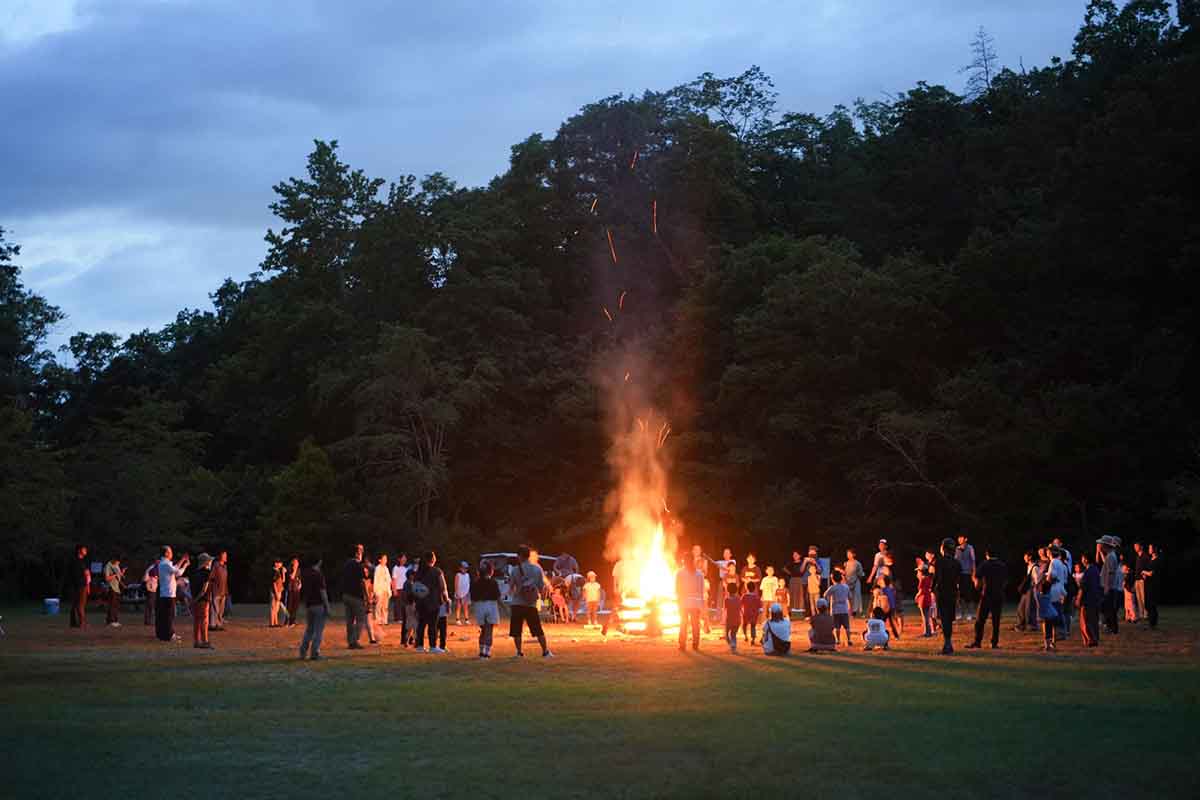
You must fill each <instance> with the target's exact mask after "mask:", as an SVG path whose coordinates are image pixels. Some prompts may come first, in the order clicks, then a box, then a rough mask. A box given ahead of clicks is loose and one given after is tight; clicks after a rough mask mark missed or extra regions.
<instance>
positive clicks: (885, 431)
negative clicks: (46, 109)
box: [0, 0, 1200, 592]
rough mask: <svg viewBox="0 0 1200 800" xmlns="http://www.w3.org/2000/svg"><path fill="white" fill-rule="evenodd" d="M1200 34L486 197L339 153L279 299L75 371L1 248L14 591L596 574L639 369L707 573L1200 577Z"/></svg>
mask: <svg viewBox="0 0 1200 800" xmlns="http://www.w3.org/2000/svg"><path fill="white" fill-rule="evenodd" d="M1198 14H1200V11H1198V7H1197V4H1196V3H1195V2H1193V0H1181V2H1179V3H1178V4H1177V6H1176V13H1175V15H1172V13H1171V7H1170V6H1169V5H1168V3H1167V2H1165V0H1132V2H1128V3H1126V4H1125V5H1123V6H1119V5H1118V4H1116V3H1115V2H1111V0H1092V2H1091V3H1090V4H1089V6H1088V9H1087V13H1086V16H1085V18H1084V20H1083V23H1082V26H1081V28H1080V30H1079V33H1078V35H1077V37H1076V39H1075V43H1074V49H1073V52H1072V55H1071V57H1070V58H1067V59H1055V60H1053V61H1052V62H1051V63H1050V64H1049V65H1046V66H1042V67H1036V68H1030V69H1026V68H1024V67H1022V68H1021V69H1020V70H1013V69H1009V68H1003V67H998V65H997V64H996V62H995V55H994V52H993V51H992V49H991V47H992V44H991V39H990V37H988V36H987V35H986V32H984V31H982V30H980V31H979V33H978V34H976V39H975V43H974V45H973V52H972V55H973V56H974V57H975V60H974V61H973V62H972V66H971V69H972V74H971V75H970V78H971V85H970V86H969V87H968V91H967V92H966V94H965V96H964V95H959V94H957V93H955V92H954V91H952V90H951V89H949V88H947V87H944V86H937V85H928V84H925V83H919V84H917V85H916V86H914V87H912V88H910V89H908V90H907V91H904V92H901V93H899V94H897V95H895V96H893V97H891V98H889V99H887V100H883V101H871V102H866V101H862V100H858V101H855V102H852V103H849V104H848V105H846V106H839V107H837V108H836V109H835V110H834V111H833V112H832V113H830V114H827V115H825V116H820V115H815V114H811V113H804V112H799V111H781V110H779V109H778V108H777V106H776V103H777V97H776V92H775V88H774V84H773V83H772V80H771V78H770V77H769V76H767V75H766V74H764V73H763V72H762V71H761V70H760V69H758V68H757V67H752V68H750V69H748V70H747V71H746V72H744V73H743V74H741V75H737V76H732V77H728V78H719V77H716V76H714V75H712V74H710V73H705V74H704V75H701V76H699V77H698V78H697V79H696V80H695V81H692V82H690V83H687V84H684V85H682V86H679V87H675V88H673V89H668V90H665V91H660V92H655V91H647V92H645V93H644V94H642V95H641V96H614V97H608V98H604V99H601V100H598V101H596V102H595V103H592V104H589V105H587V106H585V107H584V108H582V109H581V110H580V111H579V113H578V114H576V115H574V116H572V117H571V118H569V119H567V120H566V121H565V122H563V124H562V125H561V127H560V128H559V129H558V131H557V133H556V134H555V135H554V136H553V137H552V138H545V137H542V136H536V135H535V136H531V137H530V138H528V139H526V140H525V141H523V142H520V143H518V144H516V145H514V146H513V148H512V153H511V158H510V162H509V165H508V168H507V169H506V170H505V172H504V173H503V174H501V175H499V176H498V177H496V178H495V179H494V180H492V181H491V182H490V183H489V184H488V185H487V186H486V187H480V188H464V187H460V186H457V185H456V184H455V183H454V182H452V181H451V180H449V179H448V178H446V177H445V176H443V175H440V174H434V175H430V176H427V177H425V178H424V179H420V180H419V179H417V178H415V177H413V176H402V177H400V178H397V179H394V180H391V181H385V180H384V179H381V178H377V177H371V176H368V175H366V174H365V173H364V172H363V171H361V170H358V169H354V168H352V167H351V166H350V165H348V164H346V163H344V162H343V161H342V160H341V156H340V154H339V151H338V147H337V142H334V141H329V142H325V141H317V142H315V144H314V149H313V152H312V154H311V155H310V156H309V159H308V163H307V165H306V168H305V170H304V174H303V176H302V177H298V178H289V179H286V180H283V181H281V182H280V183H278V184H277V185H276V186H275V187H274V188H275V193H276V195H277V200H276V201H275V202H274V203H273V204H272V205H271V209H272V211H273V212H274V213H275V215H276V216H277V217H278V218H279V221H280V226H279V229H278V230H275V229H272V230H271V231H268V233H267V234H266V244H267V252H266V255H265V257H264V259H263V261H262V264H261V267H260V271H258V272H256V273H254V274H253V275H251V277H250V278H249V279H248V280H245V281H241V282H238V281H233V280H227V281H226V282H225V283H224V284H222V285H221V286H220V287H217V288H216V289H215V291H214V292H213V294H212V295H211V299H212V308H211V310H184V311H182V312H180V313H179V315H178V317H177V318H176V320H175V321H174V322H172V323H170V324H168V325H166V326H165V327H163V328H162V329H161V330H158V331H149V330H147V331H143V332H141V333H138V334H135V335H133V336H130V337H128V338H127V339H125V340H124V341H121V339H120V338H119V337H117V336H114V335H112V334H110V333H106V332H92V333H79V334H77V335H76V336H74V337H72V338H71V340H70V345H69V350H70V358H69V359H63V361H62V362H59V361H57V360H56V359H55V358H54V357H53V355H52V354H50V353H48V352H46V350H45V342H46V337H47V333H48V331H49V330H50V329H51V328H52V327H53V326H55V325H56V324H59V323H60V321H61V314H60V312H59V311H58V309H56V308H54V307H53V306H51V305H49V304H48V303H47V302H46V300H45V299H43V298H41V297H39V296H38V295H36V294H35V293H32V292H29V291H28V290H26V289H25V288H24V287H23V285H22V283H21V281H20V272H19V269H18V267H17V266H16V264H15V260H16V259H18V258H19V251H18V249H17V248H16V246H15V245H14V244H12V243H8V242H6V241H5V240H4V237H3V231H2V230H0V298H2V300H0V382H2V383H0V393H2V395H3V397H2V398H0V399H2V400H3V404H2V406H0V478H2V480H0V537H2V539H0V571H2V574H3V575H4V580H5V582H6V584H7V587H8V589H9V590H10V591H18V590H19V591H25V592H32V591H41V590H42V589H44V588H45V589H48V588H53V587H52V586H49V585H48V584H51V583H52V582H53V581H54V580H55V579H56V578H55V576H56V575H57V574H58V572H57V570H58V569H59V565H60V564H61V563H62V561H61V560H62V559H63V558H64V557H65V553H66V551H67V548H68V545H69V543H70V542H72V541H74V540H78V541H83V542H87V543H89V544H90V545H91V546H92V547H93V549H94V550H95V551H99V552H102V553H115V552H118V551H119V552H123V553H125V555H126V557H127V558H130V559H135V558H137V557H138V556H141V557H142V558H145V557H148V556H149V554H150V551H151V549H152V547H153V545H155V544H157V543H158V542H160V541H168V542H173V543H177V544H179V545H183V546H197V547H202V546H207V547H208V548H209V549H210V550H212V549H215V548H218V547H220V548H227V549H230V550H232V551H234V552H235V553H236V556H237V557H236V559H235V560H236V561H239V562H240V563H242V564H247V565H260V564H262V563H264V562H265V563H269V559H270V558H271V557H273V556H275V555H287V554H290V553H292V552H297V551H304V552H313V551H316V552H319V553H323V554H326V555H328V556H330V557H333V556H339V555H341V554H342V553H343V552H344V551H345V548H346V547H347V546H348V545H349V544H350V543H351V542H353V541H366V543H367V545H368V547H369V548H371V549H376V548H386V549H388V550H389V551H390V550H394V549H396V548H399V547H405V548H407V549H410V550H413V549H416V548H418V547H423V546H429V545H433V546H438V547H442V548H449V549H450V553H449V554H450V555H451V556H454V557H458V556H463V557H468V556H473V555H475V554H476V553H477V552H478V550H480V549H482V548H486V547H494V546H501V545H508V546H511V545H513V544H515V543H516V542H517V541H518V540H520V539H531V540H534V541H536V542H537V543H539V544H540V545H541V547H542V548H543V549H544V550H546V551H551V552H553V551H557V550H560V549H565V550H570V551H572V552H575V553H577V554H579V555H581V556H583V557H584V558H585V559H591V560H592V561H593V563H595V562H598V559H599V557H600V552H601V550H602V547H603V538H604V537H603V531H604V530H605V529H606V527H607V524H608V521H609V518H608V516H607V513H606V511H605V507H604V498H605V496H606V494H607V493H608V491H609V489H610V486H611V476H610V474H609V469H608V466H607V460H606V455H607V451H608V448H609V447H610V444H611V442H610V440H609V436H608V434H607V432H606V426H605V419H604V409H603V405H604V401H603V397H602V394H603V391H602V389H601V388H600V387H601V385H602V383H603V375H604V374H605V371H606V370H607V369H609V368H610V367H609V365H611V364H613V363H616V362H618V361H620V360H621V359H622V358H624V357H625V355H626V354H628V353H630V352H636V353H637V354H638V356H639V362H638V363H639V364H640V365H641V367H640V368H639V369H637V370H631V371H630V372H631V374H630V375H629V376H628V380H630V381H632V382H634V383H636V384H637V385H638V387H639V391H641V392H642V393H643V396H644V397H646V398H647V401H648V402H651V403H653V405H654V406H656V407H657V408H659V409H661V410H662V411H663V412H664V413H666V414H667V415H668V416H669V418H670V419H671V425H672V429H673V431H674V434H673V435H672V438H671V440H670V444H669V447H670V449H671V459H672V462H673V469H672V473H671V497H672V500H673V506H674V507H673V509H672V510H673V511H674V513H675V514H676V515H677V516H678V518H679V519H680V520H681V521H682V523H683V525H684V529H685V531H686V534H685V536H687V537H688V538H689V539H691V540H694V541H697V542H699V543H701V544H704V545H705V546H706V547H710V548H715V547H719V546H722V545H724V544H730V545H732V546H733V547H735V548H736V549H745V548H748V547H753V548H754V549H756V550H757V551H758V552H760V553H763V554H765V555H766V557H767V558H775V557H780V556H781V555H782V554H783V553H784V552H790V550H791V549H792V547H793V546H796V545H800V544H808V543H810V542H817V543H820V544H822V545H823V546H826V547H830V548H833V547H841V546H845V545H849V544H855V543H863V542H867V541H873V540H874V539H875V538H877V537H878V536H879V535H887V536H888V538H889V539H891V540H892V541H893V542H894V543H896V544H897V545H898V546H900V547H902V548H903V547H904V546H906V545H909V546H913V547H915V546H917V545H918V544H919V545H921V546H922V547H923V546H924V545H925V544H926V543H928V542H929V541H931V540H934V539H937V538H940V537H942V536H944V535H946V534H948V533H954V532H956V531H959V530H965V531H969V532H970V533H971V534H972V535H973V536H974V537H975V538H976V539H977V540H986V541H987V542H989V543H993V544H994V545H996V546H997V547H998V548H999V549H1002V550H1005V551H1006V552H1010V553H1013V554H1014V555H1015V553H1017V552H1019V550H1021V549H1023V548H1024V547H1026V546H1028V545H1029V544H1030V543H1033V542H1038V541H1045V540H1046V538H1047V537H1048V536H1049V535H1051V534H1058V535H1062V536H1063V538H1064V539H1065V540H1067V541H1069V542H1074V543H1076V544H1077V545H1082V544H1084V543H1086V542H1088V541H1089V540H1090V539H1094V538H1096V536H1098V535H1100V534H1101V533H1105V532H1111V531H1117V532H1119V533H1121V534H1122V535H1123V536H1125V537H1126V539H1127V540H1129V539H1131V538H1138V537H1155V538H1156V539H1157V540H1159V541H1161V542H1163V543H1164V544H1166V545H1168V548H1169V549H1173V550H1174V551H1175V553H1176V555H1178V556H1179V558H1178V559H1177V560H1173V561H1172V563H1176V564H1178V563H1180V562H1182V561H1187V560H1189V559H1190V560H1193V561H1194V560H1196V559H1197V558H1200V553H1197V551H1196V549H1195V545H1194V544H1193V542H1194V541H1195V538H1194V537H1195V533H1196V526H1197V525H1198V524H1200V520H1198V518H1197V511H1196V509H1197V508H1198V507H1200V479H1198V478H1197V475H1200V430H1198V427H1197V419H1196V415H1195V412H1194V409H1195V408H1196V407H1197V405H1198V403H1200V382H1198V380H1197V376H1198V375H1200V365H1198V364H1197V352H1198V351H1197V331H1200V320H1198V319H1197V303H1196V301H1195V291H1194V290H1195V286H1196V278H1195V276H1194V273H1195V269H1196V266H1197V264H1198V263H1200V215H1198V214H1197V209H1198V208H1200V203H1198V202H1197V201H1198V199H1200V198H1198V197H1197V194H1198V187H1200V156H1198V153H1200V148H1197V141H1198V139H1197V122H1196V121H1197V120H1200V94H1198V93H1197V92H1196V87H1197V86H1200V30H1198V29H1197V27H1196V25H1197V20H1198ZM236 267H237V265H231V271H232V270H233V269H235V268H236ZM635 373H636V374H635ZM455 548H457V549H455ZM262 580H263V577H262V576H254V577H253V578H252V579H251V580H249V581H245V582H244V583H243V585H244V586H245V587H250V588H251V589H252V588H253V587H255V586H256V585H258V586H261V582H262ZM255 581H258V583H257V584H256V583H255Z"/></svg>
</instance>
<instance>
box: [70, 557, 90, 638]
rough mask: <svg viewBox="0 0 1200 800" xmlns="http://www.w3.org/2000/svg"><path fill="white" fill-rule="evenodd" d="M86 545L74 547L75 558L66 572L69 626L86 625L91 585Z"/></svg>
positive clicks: (79, 626) (82, 626) (81, 626)
mask: <svg viewBox="0 0 1200 800" xmlns="http://www.w3.org/2000/svg"><path fill="white" fill-rule="evenodd" d="M87 554H88V549H87V545H82V544H81V545H77V546H76V547H75V558H74V559H72V561H71V566H70V571H69V572H68V573H67V589H68V591H69V592H70V598H71V627H72V628H86V627H87V601H88V592H89V591H90V589H91V586H92V570H91V566H90V565H89V564H88V560H87Z"/></svg>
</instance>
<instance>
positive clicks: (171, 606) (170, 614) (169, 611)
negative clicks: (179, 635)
mask: <svg viewBox="0 0 1200 800" xmlns="http://www.w3.org/2000/svg"><path fill="white" fill-rule="evenodd" d="M167 600H168V602H167V607H166V609H165V612H166V613H164V614H163V616H165V617H166V618H167V625H166V631H167V641H168V642H171V641H174V640H175V599H174V598H170V597H169V598H167Z"/></svg>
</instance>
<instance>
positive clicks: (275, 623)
mask: <svg viewBox="0 0 1200 800" xmlns="http://www.w3.org/2000/svg"><path fill="white" fill-rule="evenodd" d="M286 585H287V570H286V569H284V568H283V559H280V558H277V559H275V560H274V561H272V562H271V612H270V619H269V620H268V623H267V627H269V628H278V627H279V610H280V609H281V608H283V587H284V586H286ZM283 613H285V614H286V613H287V611H286V610H285V611H284V612H283Z"/></svg>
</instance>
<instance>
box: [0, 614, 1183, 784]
mask: <svg viewBox="0 0 1200 800" xmlns="http://www.w3.org/2000/svg"><path fill="white" fill-rule="evenodd" d="M264 621H265V611H263V610H262V609H261V608H260V607H247V606H239V607H238V609H237V616H236V617H235V618H234V620H233V621H232V623H231V625H230V630H228V631H225V632H221V633H214V634H212V639H213V642H214V644H215V645H216V647H217V649H216V650H214V651H202V650H195V649H193V648H192V647H191V646H190V644H185V645H179V644H171V645H167V644H160V643H158V642H156V641H155V640H154V639H153V636H152V629H151V628H145V627H143V626H142V624H141V618H140V615H138V616H136V617H135V616H134V615H132V614H129V615H127V619H126V625H125V627H123V628H121V629H119V630H114V629H110V628H107V627H104V626H103V625H102V624H101V622H102V616H101V615H99V614H93V615H92V622H93V625H92V627H91V628H89V629H88V630H87V631H86V632H83V633H80V632H79V631H73V630H70V629H69V628H68V627H67V620H66V617H65V616H57V617H44V616H41V615H40V614H38V613H36V612H35V611H34V610H32V609H7V610H5V611H4V620H3V625H4V626H5V627H6V628H7V631H8V635H7V637H5V638H2V639H0V696H2V697H3V712H4V720H3V724H2V725H0V753H2V755H0V764H2V765H3V779H2V780H3V783H0V786H3V787H4V788H3V789H0V796H2V797H14V798H41V797H47V798H51V797H65V796H73V797H74V796H95V795H102V796H105V797H108V796H116V795H127V796H129V797H156V798H162V797H172V796H183V795H185V794H186V795H188V796H190V797H194V798H208V797H245V798H250V797H273V798H285V797H292V798H307V797H317V796H328V797H366V796H374V797H380V798H383V797H389V798H408V797H419V798H434V797H470V798H485V797H505V798H528V797H535V796H540V797H554V798H567V797H603V798H625V797H629V798H635V797H689V798H691V797H723V798H740V797H755V798H762V797H764V796H766V795H767V794H770V795H772V796H774V797H778V798H793V797H800V796H818V797H820V796H836V797H837V798H840V799H845V798H857V797H874V798H880V797H882V798H898V797H900V798H902V797H910V796H919V795H920V794H925V793H929V794H933V795H936V796H938V797H964V798H972V797H1063V796H1068V795H1070V796H1072V797H1075V798H1086V799H1087V800H1095V799H1096V798H1104V797H1122V798H1138V797H1197V796H1200V778H1198V777H1197V776H1198V774H1200V773H1198V771H1197V770H1196V768H1195V765H1194V764H1193V763H1191V758H1192V757H1194V754H1195V752H1196V742H1197V736H1196V731H1197V726H1198V723H1200V659H1198V658H1197V656H1198V644H1200V609H1198V608H1167V609H1165V610H1164V613H1163V622H1162V629H1161V630H1160V631H1158V632H1151V631H1148V630H1145V629H1142V628H1135V627H1133V626H1126V627H1124V628H1122V633H1121V635H1120V637H1117V638H1115V639H1113V638H1110V639H1108V640H1106V641H1105V642H1103V643H1102V645H1101V647H1100V648H1098V649H1095V650H1091V651H1084V650H1083V649H1082V648H1081V647H1080V643H1079V641H1078V638H1077V637H1076V638H1074V639H1072V640H1071V641H1068V642H1065V643H1062V644H1060V649H1059V651H1058V652H1057V653H1055V654H1049V655H1047V654H1043V653H1041V652H1037V651H1036V650H1035V646H1036V645H1037V644H1039V643H1040V642H1038V637H1035V636H1033V635H1028V634H1024V635H1022V634H1017V633H1013V632H1010V631H1009V630H1008V628H1009V627H1010V626H1008V625H1006V626H1005V632H1004V633H1003V634H1002V637H1003V638H1002V649H1001V650H999V651H991V650H987V649H985V650H982V651H973V652H967V651H962V653H961V654H960V655H958V656H956V657H954V658H951V659H946V658H942V657H940V656H938V655H936V654H935V650H936V646H935V644H934V643H933V640H921V639H911V638H909V637H905V638H904V640H903V641H902V642H899V643H897V646H896V647H894V648H893V649H892V650H891V651H890V652H887V653H882V652H874V653H864V652H862V651H861V650H858V649H853V650H850V651H847V652H843V653H839V654H837V655H823V656H815V655H809V654H806V653H799V654H796V655H794V656H792V657H789V658H787V659H768V658H766V657H764V656H762V655H761V653H760V652H756V651H743V652H742V653H740V654H739V655H737V656H732V655H730V654H729V653H728V651H727V649H725V648H724V646H723V644H722V643H721V642H720V641H719V640H718V639H716V638H715V633H714V637H713V638H707V639H706V640H705V642H704V643H703V645H702V652H700V653H698V654H693V653H688V654H681V653H679V652H678V651H677V650H676V649H675V648H674V647H673V646H672V645H671V643H667V642H662V643H659V642H654V643H651V642H647V641H644V640H624V639H618V638H616V637H613V638H611V639H610V640H609V641H608V642H601V641H600V640H599V637H598V635H597V634H595V633H594V632H591V631H583V630H581V629H579V628H577V627H574V626H552V627H551V628H550V636H551V643H552V646H553V647H554V649H555V651H556V653H557V655H558V658H557V659H555V660H552V661H544V660H543V659H541V658H539V657H536V653H537V648H536V646H535V647H532V648H529V649H528V652H529V653H530V655H531V656H534V657H526V658H525V659H523V660H515V659H511V658H508V657H507V656H508V655H509V654H511V652H512V647H511V644H510V643H509V642H507V641H505V640H498V642H497V647H496V651H497V656H498V657H496V658H493V659H492V660H491V661H490V662H481V661H478V660H477V659H476V658H474V655H475V652H476V651H475V648H474V646H473V641H472V640H471V637H473V636H474V629H473V628H455V627H453V626H452V627H451V636H452V638H451V641H450V647H451V650H452V653H451V655H449V656H432V655H419V654H415V653H412V652H409V651H405V650H402V649H401V648H399V647H397V646H395V639H396V638H398V632H399V629H398V628H396V627H390V628H388V629H387V630H388V632H389V633H390V634H391V639H392V641H390V642H388V643H387V644H386V645H385V646H384V647H382V648H370V649H367V650H363V651H356V652H350V651H347V650H346V649H345V638H344V632H343V628H342V627H341V625H340V619H338V620H335V621H334V623H333V624H331V625H330V626H329V627H328V628H327V630H326V646H325V655H326V656H327V658H326V660H325V661H324V662H321V663H312V662H303V663H301V662H299V661H297V660H296V659H295V657H294V656H295V649H294V648H295V644H296V642H297V641H298V639H299V637H300V631H301V629H300V628H295V629H275V630H272V629H267V628H266V627H265V624H264ZM189 623H190V620H187V619H183V620H180V626H179V630H180V633H181V634H183V633H185V631H184V627H185V626H186V625H188V624H189ZM186 632H187V633H190V629H189V630H188V631H186ZM806 632H807V625H806V624H804V623H796V626H795V634H794V637H795V640H796V641H799V640H801V639H803V638H804V637H805V634H806ZM966 636H967V634H966V631H963V632H962V633H961V634H960V635H959V636H957V637H956V639H958V644H959V646H960V647H961V645H963V644H965V643H966V641H965V638H966ZM805 641H806V639H805ZM151 787H154V788H151Z"/></svg>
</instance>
